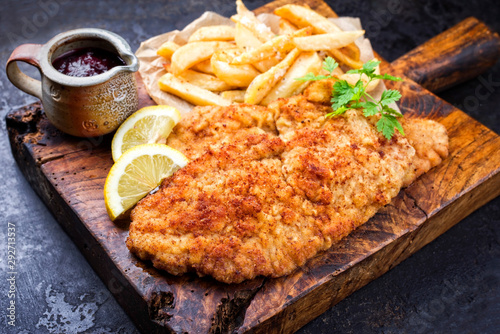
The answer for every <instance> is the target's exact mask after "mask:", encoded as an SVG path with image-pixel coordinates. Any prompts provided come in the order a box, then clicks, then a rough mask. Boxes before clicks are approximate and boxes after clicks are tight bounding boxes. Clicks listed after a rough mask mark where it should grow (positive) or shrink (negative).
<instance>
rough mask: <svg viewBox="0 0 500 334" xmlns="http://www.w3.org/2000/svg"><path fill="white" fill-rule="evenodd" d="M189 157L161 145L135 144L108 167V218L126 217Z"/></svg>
mask: <svg viewBox="0 0 500 334" xmlns="http://www.w3.org/2000/svg"><path fill="white" fill-rule="evenodd" d="M187 163H188V159H187V158H186V157H185V156H184V155H183V154H182V153H181V152H179V151H177V150H175V149H173V148H171V147H170V146H167V145H164V144H142V145H137V146H135V147H133V148H131V149H129V150H127V151H126V152H125V153H123V154H122V156H121V157H120V158H119V159H118V161H117V162H116V163H115V164H114V165H113V167H111V170H110V171H109V173H108V177H107V178H106V183H105V184H104V202H105V203H106V210H107V211H108V214H109V217H110V218H111V220H115V219H117V218H121V217H124V216H126V214H127V213H128V211H129V209H131V208H132V207H133V206H134V205H135V204H136V203H137V202H138V201H139V200H140V199H141V198H143V197H144V196H146V195H147V194H148V193H149V192H151V190H153V189H155V188H156V187H157V186H158V185H159V184H160V183H161V181H162V180H163V179H164V178H166V177H168V176H170V175H172V174H173V173H174V172H175V171H177V170H178V169H180V168H182V167H184V166H185V165H186V164H187Z"/></svg>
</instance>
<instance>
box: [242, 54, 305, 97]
mask: <svg viewBox="0 0 500 334" xmlns="http://www.w3.org/2000/svg"><path fill="white" fill-rule="evenodd" d="M299 54H300V51H299V50H298V49H293V50H292V51H290V53H288V55H287V56H286V57H285V59H283V60H282V61H281V62H279V63H278V64H277V65H276V66H273V67H271V68H270V69H269V71H266V72H264V73H262V74H260V75H258V76H257V77H255V79H254V80H252V82H251V83H250V86H248V88H247V91H246V93H245V103H249V104H259V102H260V101H262V99H263V98H264V96H266V95H267V93H268V92H269V91H270V90H271V89H272V88H273V86H274V85H276V83H277V82H279V81H280V80H281V78H283V77H284V76H285V74H286V72H287V70H288V68H289V67H290V66H291V65H292V64H293V62H294V61H295V59H296V58H297V57H298V56H299Z"/></svg>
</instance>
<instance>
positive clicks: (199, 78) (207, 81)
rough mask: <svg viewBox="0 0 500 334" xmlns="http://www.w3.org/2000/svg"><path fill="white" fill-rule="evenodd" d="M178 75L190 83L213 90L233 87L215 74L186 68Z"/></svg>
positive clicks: (219, 90) (218, 90)
mask: <svg viewBox="0 0 500 334" xmlns="http://www.w3.org/2000/svg"><path fill="white" fill-rule="evenodd" d="M178 77H179V78H181V79H184V80H186V82H189V83H190V84H193V85H196V86H198V87H200V88H203V89H206V90H209V91H212V92H221V91H224V90H229V89H232V88H233V87H232V86H231V85H229V84H228V83H227V82H225V81H223V80H221V79H219V78H217V77H216V76H214V75H211V74H206V73H201V72H196V71H193V70H185V71H184V72H182V73H180V74H179V75H178Z"/></svg>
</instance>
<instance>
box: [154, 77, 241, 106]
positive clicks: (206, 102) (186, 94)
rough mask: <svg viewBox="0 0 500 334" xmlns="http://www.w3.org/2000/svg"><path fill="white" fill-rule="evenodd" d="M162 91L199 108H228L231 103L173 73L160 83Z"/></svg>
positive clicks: (161, 79) (163, 78) (162, 78)
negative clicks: (214, 106)
mask: <svg viewBox="0 0 500 334" xmlns="http://www.w3.org/2000/svg"><path fill="white" fill-rule="evenodd" d="M158 84H159V86H160V89H161V90H163V91H165V92H167V93H171V94H173V95H175V96H178V97H180V98H181V99H184V100H186V101H188V102H190V103H192V104H195V105H198V106H213V105H219V106H228V105H230V104H231V101H229V100H226V99H224V98H223V97H221V96H220V95H217V94H215V93H212V92H211V91H209V90H206V89H203V88H200V87H198V86H195V85H192V84H190V83H189V82H186V81H184V80H182V79H179V78H178V77H175V76H174V75H173V74H172V73H167V74H165V75H163V76H162V77H161V78H160V81H158Z"/></svg>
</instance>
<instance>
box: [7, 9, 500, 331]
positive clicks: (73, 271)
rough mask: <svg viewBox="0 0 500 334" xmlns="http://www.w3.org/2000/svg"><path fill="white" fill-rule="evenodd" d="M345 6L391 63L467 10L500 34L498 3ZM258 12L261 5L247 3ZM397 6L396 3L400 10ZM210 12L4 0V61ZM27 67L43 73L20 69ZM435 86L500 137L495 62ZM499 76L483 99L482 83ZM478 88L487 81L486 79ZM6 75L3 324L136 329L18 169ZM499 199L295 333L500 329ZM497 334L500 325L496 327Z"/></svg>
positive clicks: (134, 39)
mask: <svg viewBox="0 0 500 334" xmlns="http://www.w3.org/2000/svg"><path fill="white" fill-rule="evenodd" d="M327 2H328V3H329V4H330V6H331V7H332V8H333V9H334V10H335V11H336V12H337V13H338V14H339V15H346V16H359V17H360V18H361V21H362V23H363V24H364V26H365V27H366V28H367V36H368V37H369V38H370V39H371V41H372V44H373V45H374V48H375V50H377V51H378V52H379V53H380V54H381V55H382V56H383V57H385V58H386V59H387V60H389V61H391V60H394V59H396V58H398V57H399V56H401V55H403V54H404V53H406V52H408V51H409V50H411V49H412V48H414V47H415V46H417V45H419V44H421V43H423V42H425V41H426V40H427V39H429V38H431V37H433V36H435V35H436V34H438V33H440V32H441V31H443V30H446V29H447V28H449V27H451V26H452V25H454V24H455V23H458V22H459V21H461V20H462V19H464V18H466V17H468V16H475V17H477V18H479V19H481V20H483V21H484V22H486V23H487V24H488V25H489V26H490V27H492V28H493V29H494V30H496V31H500V5H499V4H498V1H497V0H484V1H470V0H469V1H466V0H459V1H450V0H449V1H437V0H420V1H416V0H410V1H403V0H400V1H398V0H395V1H387V0H376V1H371V2H368V1H361V0H350V1H349V0H338V1H327ZM245 3H246V4H247V6H248V7H249V8H251V9H253V8H256V7H258V6H260V5H262V4H264V3H266V1H262V0H258V1H250V0H247V1H246V2H245ZM390 3H399V5H400V10H399V12H398V13H397V14H396V15H393V14H391V13H390V12H389V10H388V9H389V8H390V7H389V4H390ZM205 10H212V11H216V12H219V13H221V14H223V15H225V16H230V15H231V14H233V13H234V12H235V7H234V3H233V1H225V0H211V1H205V0H182V1H168V0H162V1H160V0H150V1H132V0H128V1H79V2H76V1H68V0H38V1H26V0H15V1H12V0H9V1H2V9H1V10H0V63H1V64H2V67H3V66H4V64H5V62H6V60H7V59H8V56H9V55H10V53H11V51H12V50H13V49H14V47H15V46H16V45H18V44H21V43H45V42H46V41H48V40H49V39H50V38H51V37H53V36H54V35H56V34H57V33H59V32H62V31H65V30H69V29H74V28H81V27H98V28H104V29H108V30H111V31H114V32H116V33H118V34H120V35H122V36H123V37H124V38H125V39H126V40H127V41H128V42H129V43H130V45H131V46H132V49H134V50H135V49H136V48H137V47H138V46H139V43H140V42H141V41H142V40H145V39H147V38H149V37H151V36H154V35H157V34H159V33H162V32H166V31H169V30H172V29H176V28H178V29H182V28H183V27H184V26H185V25H186V24H187V23H188V22H190V21H191V20H193V19H195V18H197V17H198V16H200V15H201V14H202V13H203V12H204V11H205ZM23 69H25V70H27V71H28V72H29V73H30V74H36V70H34V69H29V68H28V67H23ZM481 77H482V79H484V80H480V79H478V78H476V79H474V80H471V81H469V82H466V83H464V84H462V85H459V86H457V87H454V88H453V89H450V90H448V91H445V92H442V93H440V94H439V96H441V97H442V98H443V99H445V100H447V101H449V102H450V103H452V104H454V105H456V106H458V107H460V108H461V109H462V110H464V111H465V112H467V113H468V114H469V115H471V116H472V117H474V118H476V119H478V120H479V121H480V122H482V123H483V124H485V125H487V126H488V127H490V128H491V129H493V130H494V131H496V132H497V133H500V107H499V105H500V63H497V64H496V65H495V66H494V67H493V68H492V69H491V70H489V71H488V72H486V73H484V74H482V76H481ZM485 80H486V81H488V80H489V81H490V82H493V83H494V85H493V86H491V87H490V90H491V95H490V96H488V97H486V98H485V97H484V96H483V95H481V94H479V95H478V94H477V93H476V92H477V90H478V89H479V90H480V92H482V93H484V92H485V90H484V89H485V88H486V87H484V84H483V82H484V81H485ZM481 86H483V87H481ZM34 101H35V99H34V98H33V97H31V96H29V95H27V94H24V93H22V92H21V91H19V90H17V89H16V88H15V87H14V86H13V85H11V84H10V82H8V80H7V78H6V75H5V71H4V70H2V71H0V110H1V129H2V135H1V136H0V156H1V159H0V170H1V175H2V178H1V182H0V193H1V194H2V195H1V197H0V222H1V224H0V245H1V248H0V249H1V251H0V271H1V276H0V326H1V327H0V332H2V333H3V332H6V331H7V332H9V333H11V332H12V333H96V334H97V333H99V334H100V333H136V332H137V330H136V329H135V327H134V325H133V324H132V323H131V321H130V320H129V318H128V317H127V315H126V314H125V313H124V312H123V310H122V309H121V308H120V306H119V305H118V304H117V303H116V301H115V300H114V298H113V297H112V295H111V294H110V292H109V291H108V289H107V286H108V285H109V282H102V281H101V280H100V279H99V278H98V277H97V276H96V274H95V273H94V272H93V270H92V268H91V267H90V266H89V265H88V263H87V262H86V261H85V259H84V258H83V256H82V255H81V254H80V253H79V251H78V249H77V248H76V247H75V246H74V245H73V243H72V241H71V240H70V239H69V238H68V236H67V235H66V234H65V233H64V232H63V231H62V230H61V228H60V227H59V225H58V224H57V222H56V221H55V220H54V218H53V216H52V215H51V214H50V212H49V211H48V210H47V208H46V207H45V206H44V204H43V203H42V202H41V201H40V200H39V199H38V197H37V196H36V195H35V193H34V192H33V191H32V190H31V188H30V186H29V184H28V183H27V182H26V180H25V179H24V177H23V176H22V174H21V173H20V171H19V170H18V168H17V166H16V164H15V162H14V160H13V158H12V155H11V153H10V148H9V145H8V139H7V134H6V129H5V119H4V118H5V115H6V113H7V112H9V111H11V110H12V109H14V108H16V107H17V106H22V105H25V104H29V103H32V102H34ZM8 222H11V223H14V224H15V225H16V251H17V254H16V255H17V275H16V293H17V295H16V298H17V299H16V300H17V304H16V305H17V308H16V316H17V319H16V327H15V328H11V327H10V326H9V327H8V326H7V323H6V320H7V318H6V316H5V315H6V314H7V311H6V307H7V302H8V298H7V291H8V285H7V281H6V273H7V261H6V260H7V251H6V247H5V246H6V242H7V223H8ZM499 223H500V198H497V199H495V200H493V201H492V202H490V203H489V204H487V205H485V206H484V207H483V208H481V209H480V210H478V211H477V212H475V213H473V214H472V215H470V216H469V217H467V218H466V219H464V220H463V221H462V222H460V223H459V224H458V225H456V226H455V227H453V228H452V229H451V230H449V231H448V232H446V233H445V234H444V235H442V236H441V237H439V238H438V239H437V240H435V241H434V242H432V243H431V244H429V245H428V246H426V247H424V248H423V249H422V250H421V251H419V252H418V253H417V254H415V255H414V256H412V257H410V258H409V259H408V260H406V261H404V262H403V263H402V264H400V265H399V266H397V267H396V268H394V269H393V270H392V271H390V272H389V273H387V274H385V275H384V276H382V277H380V278H379V279H377V280H375V281H374V282H372V283H370V284H368V285H367V286H366V287H364V288H362V289H361V290H359V291H357V292H356V293H354V294H353V295H351V296H350V297H348V298H347V299H345V300H344V301H342V302H341V303H339V304H337V305H336V306H334V307H333V308H331V309H330V310H329V311H327V312H326V313H324V314H323V315H322V316H320V317H319V318H317V319H315V320H314V321H312V322H311V323H309V324H308V325H306V326H305V327H304V328H302V329H301V330H300V331H299V333H303V334H312V333H315V334H319V333H333V332H341V333H401V332H406V333H428V332H436V333H445V332H447V333H451V332H453V333H494V332H495V331H496V330H498V328H500V291H499V279H500V256H499V255H500V245H499V236H500V224H499ZM497 332H498V331H497Z"/></svg>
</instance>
